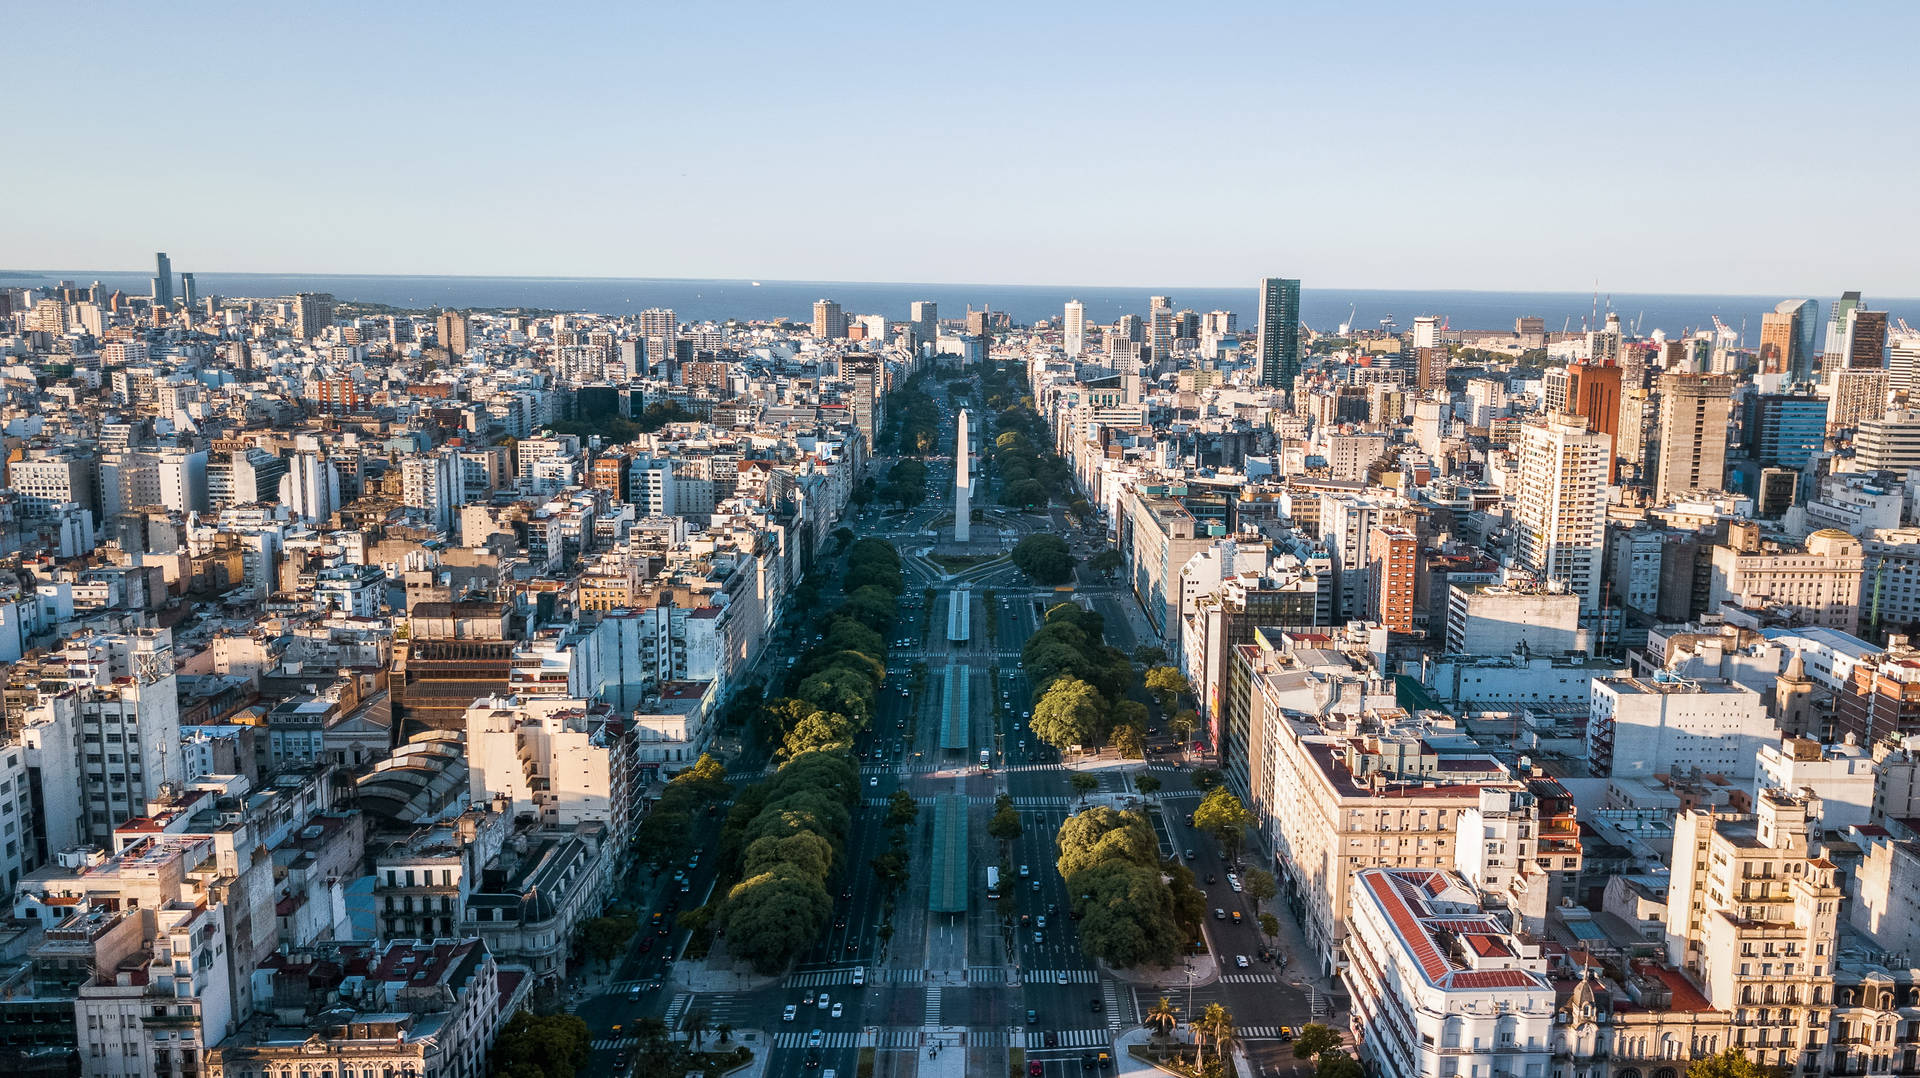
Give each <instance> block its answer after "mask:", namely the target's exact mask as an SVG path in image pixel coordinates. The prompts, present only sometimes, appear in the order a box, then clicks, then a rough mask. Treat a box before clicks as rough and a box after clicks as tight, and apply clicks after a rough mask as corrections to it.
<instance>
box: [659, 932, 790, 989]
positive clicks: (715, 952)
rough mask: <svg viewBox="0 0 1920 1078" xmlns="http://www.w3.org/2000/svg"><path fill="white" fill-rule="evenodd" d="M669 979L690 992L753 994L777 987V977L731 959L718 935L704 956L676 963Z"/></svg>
mask: <svg viewBox="0 0 1920 1078" xmlns="http://www.w3.org/2000/svg"><path fill="white" fill-rule="evenodd" d="M668 980H670V981H671V982H672V983H673V985H674V987H676V988H683V989H685V990H687V991H689V992H754V991H758V990H759V989H762V988H766V987H768V986H770V985H774V984H778V983H779V982H780V975H779V974H777V973H776V974H763V973H757V972H755V971H754V968H753V967H752V966H751V965H749V964H748V963H746V962H741V961H737V960H735V959H734V958H732V957H730V956H729V955H728V954H727V940H726V937H724V936H721V937H719V938H716V939H715V940H714V941H713V945H712V946H711V947H709V948H708V949H707V957H705V958H702V959H698V960H694V961H687V960H684V959H683V960H681V961H679V962H675V963H674V964H673V970H672V972H671V973H669V974H668Z"/></svg>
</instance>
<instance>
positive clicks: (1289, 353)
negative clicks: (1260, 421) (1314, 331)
mask: <svg viewBox="0 0 1920 1078" xmlns="http://www.w3.org/2000/svg"><path fill="white" fill-rule="evenodd" d="M1254 348H1255V351H1257V352H1258V353H1259V355H1260V384H1261V385H1263V386H1271V387H1274V388H1276V389H1284V390H1286V391H1287V392H1288V393H1292V392H1293V388H1294V383H1296V382H1298V381H1299V380H1300V282H1299V281H1298V280H1295V279H1294V278H1291V277H1264V278H1261V280H1260V330H1259V335H1258V338H1257V340H1256V343H1255V345H1254Z"/></svg>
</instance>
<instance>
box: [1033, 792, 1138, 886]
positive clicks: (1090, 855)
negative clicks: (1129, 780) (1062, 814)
mask: <svg viewBox="0 0 1920 1078" xmlns="http://www.w3.org/2000/svg"><path fill="white" fill-rule="evenodd" d="M1054 846H1055V847H1056V848H1057V849H1058V850H1059V851H1060V856H1059V859H1058V860H1057V861H1055V862H1054V867H1055V868H1057V869H1058V870H1059V871H1060V876H1061V878H1062V879H1069V880H1070V879H1072V877H1073V875H1074V873H1076V872H1080V871H1082V870H1083V869H1086V868H1090V867H1092V866H1094V865H1097V864H1099V863H1101V862H1103V861H1113V860H1120V861H1126V862H1128V863H1129V864H1135V865H1142V866H1150V867H1153V868H1154V870H1155V871H1156V872H1157V871H1158V870H1159V869H1158V866H1159V861H1160V859H1159V850H1160V844H1159V842H1158V840H1156V839H1155V838H1154V836H1153V825H1152V824H1150V823H1148V822H1147V818H1146V816H1144V815H1143V814H1141V813H1138V812H1123V811H1121V810H1119V809H1113V808H1108V807H1107V806H1105V805H1095V806H1093V807H1092V808H1088V809H1083V810H1081V811H1079V812H1076V813H1074V814H1073V815H1072V816H1069V817H1067V819H1066V822H1065V823H1063V824H1061V825H1060V832H1059V834H1057V835H1055V836H1054Z"/></svg>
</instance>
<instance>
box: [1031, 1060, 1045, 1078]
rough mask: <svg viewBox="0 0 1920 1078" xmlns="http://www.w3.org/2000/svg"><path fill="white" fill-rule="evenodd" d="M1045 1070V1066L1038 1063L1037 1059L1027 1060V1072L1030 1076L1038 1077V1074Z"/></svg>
mask: <svg viewBox="0 0 1920 1078" xmlns="http://www.w3.org/2000/svg"><path fill="white" fill-rule="evenodd" d="M1045 1072H1046V1068H1044V1067H1042V1066H1041V1065H1040V1061H1039V1060H1037V1059H1029V1060H1027V1074H1028V1075H1030V1076H1032V1078H1039V1076H1040V1075H1041V1074H1044V1073H1045Z"/></svg>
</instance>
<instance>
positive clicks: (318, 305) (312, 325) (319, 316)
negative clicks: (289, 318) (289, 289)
mask: <svg viewBox="0 0 1920 1078" xmlns="http://www.w3.org/2000/svg"><path fill="white" fill-rule="evenodd" d="M331 325H333V293H331V292H302V293H300V294H298V295H296V296H294V297H293V333H294V336H296V337H299V338H300V339H301V340H303V341H310V340H312V339H314V338H315V337H318V336H319V335H320V333H321V331H322V330H324V329H326V328H327V327H328V326H331Z"/></svg>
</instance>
